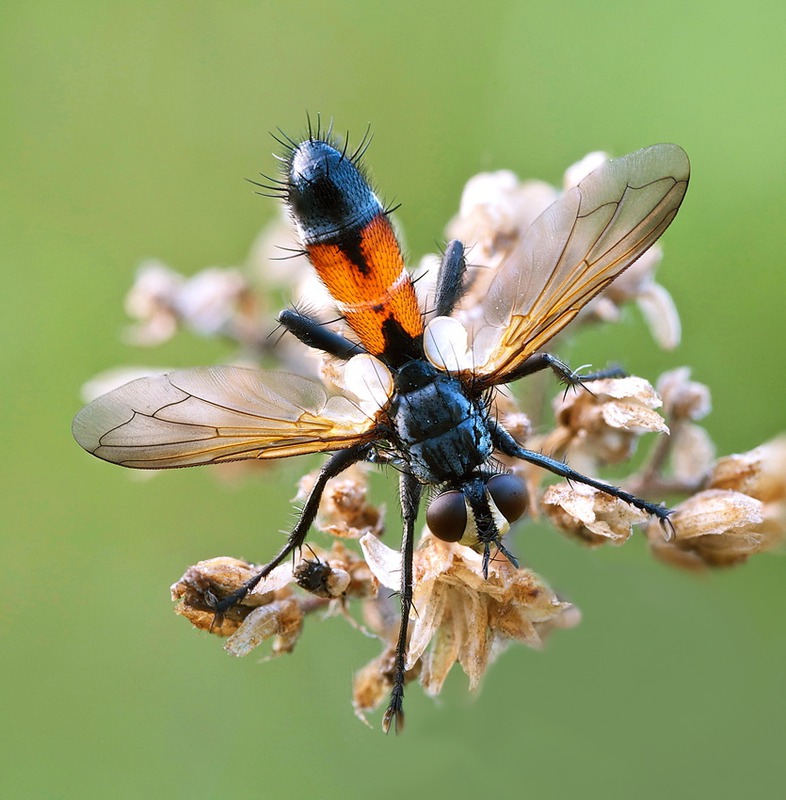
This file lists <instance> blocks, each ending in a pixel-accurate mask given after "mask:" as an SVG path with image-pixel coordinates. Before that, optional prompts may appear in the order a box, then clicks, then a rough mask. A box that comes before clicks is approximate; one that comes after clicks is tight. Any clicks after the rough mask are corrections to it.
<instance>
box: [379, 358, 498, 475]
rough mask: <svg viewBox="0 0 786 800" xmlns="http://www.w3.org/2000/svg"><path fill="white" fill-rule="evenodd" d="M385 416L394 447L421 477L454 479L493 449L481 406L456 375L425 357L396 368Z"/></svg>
mask: <svg viewBox="0 0 786 800" xmlns="http://www.w3.org/2000/svg"><path fill="white" fill-rule="evenodd" d="M395 387H396V392H395V394H394V395H393V398H392V400H391V404H390V419H391V422H392V423H393V427H394V429H395V432H396V435H397V437H398V442H397V445H398V450H399V452H400V453H401V454H402V456H403V459H404V461H405V464H406V466H407V468H408V469H409V471H410V472H411V473H412V474H413V475H414V476H415V477H416V478H417V479H418V480H419V481H421V482H422V483H429V484H439V483H446V482H447V483H453V482H457V481H460V480H462V479H465V478H467V477H468V476H469V475H470V474H471V473H472V472H473V471H474V470H475V469H477V468H478V467H479V466H481V465H482V464H484V463H485V462H486V461H487V460H488V458H489V456H490V455H491V452H492V450H493V445H492V442H491V434H490V433H489V429H488V425H487V422H486V413H485V409H484V407H483V406H482V404H481V403H480V402H478V401H477V400H475V399H473V398H471V397H469V396H468V395H467V393H466V391H465V389H464V386H463V384H462V383H461V381H459V380H458V378H455V377H453V376H452V375H449V374H448V373H446V372H441V371H439V370H437V369H436V368H435V367H433V366H432V365H431V364H429V363H428V362H427V361H423V360H416V361H410V362H408V363H407V364H405V365H404V366H403V367H402V368H401V369H400V370H399V371H398V373H397V374H396V378H395Z"/></svg>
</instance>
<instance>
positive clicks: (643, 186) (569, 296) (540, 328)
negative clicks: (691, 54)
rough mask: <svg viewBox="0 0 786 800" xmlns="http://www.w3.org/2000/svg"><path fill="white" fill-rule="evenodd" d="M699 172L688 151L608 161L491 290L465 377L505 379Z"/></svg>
mask: <svg viewBox="0 0 786 800" xmlns="http://www.w3.org/2000/svg"><path fill="white" fill-rule="evenodd" d="M689 174H690V165H689V163H688V157H687V155H686V154H685V152H684V151H683V150H682V148H680V147H678V146H677V145H674V144H659V145H653V146H652V147H647V148H645V149H643V150H638V151H637V152H635V153H631V154H630V155H627V156H624V157H623V158H617V159H614V160H611V161H607V162H606V163H605V164H603V165H601V166H600V167H598V169H596V170H595V171H594V172H592V173H590V174H589V175H588V176H587V177H586V178H584V180H582V181H581V182H580V183H579V184H578V186H576V187H574V188H573V189H571V190H570V191H568V192H566V193H565V194H564V195H562V196H561V197H560V198H559V199H558V200H557V201H556V202H555V203H554V204H553V205H552V206H550V207H549V208H548V209H546V211H544V212H543V214H541V216H540V217H538V219H536V220H535V222H534V223H533V224H532V226H531V227H530V228H529V229H528V230H527V232H526V233H525V234H524V236H523V237H522V239H521V241H520V242H519V244H518V246H517V247H516V248H515V249H514V250H513V251H512V252H511V253H510V255H509V256H508V257H507V258H506V260H505V263H504V264H503V265H502V266H501V267H500V269H499V272H498V274H497V275H496V277H495V278H494V280H493V281H492V283H491V285H490V287H489V291H488V293H487V295H486V298H485V300H484V302H483V321H482V322H481V323H480V325H479V326H478V327H477V328H476V330H475V331H474V338H473V361H474V364H475V366H474V368H473V369H472V370H471V373H472V374H471V375H470V374H469V372H468V374H467V375H466V376H465V377H466V378H467V379H469V380H473V381H474V382H475V383H476V384H478V383H479V384H480V385H481V386H483V385H484V384H485V385H493V384H496V383H503V382H505V380H506V376H508V375H509V374H510V373H511V372H513V371H514V370H515V369H516V367H518V366H519V365H520V364H521V363H522V362H523V361H524V360H525V359H527V358H528V357H529V356H531V355H532V354H533V353H534V352H536V351H537V350H538V349H540V348H541V347H542V346H543V345H544V344H546V342H548V341H549V339H551V338H552V337H553V336H554V335H555V334H557V333H558V332H559V331H560V330H562V328H564V327H565V326H566V325H567V324H568V323H569V322H570V321H571V320H572V319H573V318H574V317H575V316H576V314H578V312H579V311H580V310H581V308H582V307H583V306H585V305H586V304H587V303H588V302H589V301H590V300H591V299H592V298H593V297H594V296H595V295H596V294H598V292H600V291H602V290H603V289H605V288H606V286H608V285H609V283H611V282H612V281H613V280H614V279H615V278H616V277H617V276H618V275H619V274H620V273H622V272H623V271H624V270H625V269H626V268H627V267H629V266H630V265H631V264H632V263H633V262H634V261H635V260H636V259H637V258H638V257H639V256H640V255H641V254H642V253H644V252H645V251H646V250H647V249H648V248H649V247H650V246H651V245H652V244H653V243H654V242H655V241H656V240H657V239H658V237H659V236H660V235H661V234H662V233H663V231H665V230H666V228H667V227H668V226H669V224H670V223H671V221H672V220H673V219H674V216H675V215H676V213H677V210H678V209H679V207H680V203H681V202H682V198H683V197H684V195H685V192H686V190H687V188H688V177H689Z"/></svg>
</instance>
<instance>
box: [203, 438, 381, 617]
mask: <svg viewBox="0 0 786 800" xmlns="http://www.w3.org/2000/svg"><path fill="white" fill-rule="evenodd" d="M369 448H370V446H369V445H367V444H358V445H354V446H353V447H348V448H346V449H345V450H339V451H338V452H336V453H334V454H333V455H332V456H331V457H330V459H329V460H328V461H327V462H326V463H325V465H324V466H323V467H322V469H321V470H320V472H319V476H318V477H317V479H316V481H315V482H314V486H313V487H312V489H311V491H310V492H309V494H308V497H307V498H306V502H305V503H304V504H303V508H302V509H301V510H300V516H299V517H298V521H297V523H296V524H295V527H294V528H293V529H292V532H291V533H290V534H289V537H288V538H287V541H286V544H284V546H283V547H282V548H281V550H279V552H278V554H277V555H276V556H275V558H274V559H273V560H272V561H270V562H269V563H268V564H265V566H264V567H262V569H260V570H259V572H257V573H255V574H254V575H253V576H252V577H251V578H250V579H249V580H247V581H246V582H245V583H244V584H243V585H242V586H241V587H240V588H239V589H237V590H236V591H234V592H232V594H229V595H227V596H226V597H224V598H222V599H221V600H218V599H216V600H215V601H214V602H213V603H212V606H213V609H214V611H215V613H216V617H217V618H220V617H221V615H222V614H224V613H225V612H226V611H228V610H229V609H230V608H232V606H234V605H236V604H237V603H239V602H241V600H243V598H244V597H245V596H246V595H247V594H248V593H249V592H250V591H252V589H254V587H256V585H257V584H258V583H259V582H260V581H261V580H262V579H263V578H266V577H267V576H268V575H269V574H270V573H271V572H272V571H273V570H274V569H275V568H276V567H277V566H278V565H279V564H281V562H282V561H284V560H285V559H286V558H287V556H289V555H290V554H291V553H292V552H293V551H294V550H297V549H299V548H300V547H302V546H303V542H305V540H306V536H307V535H308V531H309V528H310V527H311V523H312V522H313V521H314V517H316V515H317V511H318V510H319V502H320V500H321V499H322V493H323V492H324V491H325V486H326V485H327V482H328V481H329V480H330V479H331V478H335V477H336V475H340V474H341V473H342V472H343V471H344V470H345V469H347V467H349V466H351V465H352V464H355V463H356V462H358V461H363V460H364V459H365V458H366V456H367V455H368V453H369Z"/></svg>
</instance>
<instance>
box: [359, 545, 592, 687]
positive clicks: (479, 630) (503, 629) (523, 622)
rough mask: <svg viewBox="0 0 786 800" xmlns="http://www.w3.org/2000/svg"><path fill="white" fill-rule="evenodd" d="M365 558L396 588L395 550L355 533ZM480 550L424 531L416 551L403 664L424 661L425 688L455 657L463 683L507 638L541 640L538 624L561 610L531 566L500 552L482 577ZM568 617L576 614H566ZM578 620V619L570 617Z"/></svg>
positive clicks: (438, 683)
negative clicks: (523, 566) (516, 562)
mask: <svg viewBox="0 0 786 800" xmlns="http://www.w3.org/2000/svg"><path fill="white" fill-rule="evenodd" d="M360 544H361V547H362V548H363V552H364V555H365V557H366V561H367V562H368V564H369V566H370V567H371V569H372V571H373V572H374V574H375V575H376V576H377V578H378V579H379V581H380V583H382V584H383V585H385V586H388V587H390V588H395V587H396V586H397V585H398V581H399V580H400V570H401V560H400V554H399V553H397V552H395V551H393V550H391V549H390V548H388V547H387V546H386V545H384V544H382V542H380V541H379V540H378V539H376V538H375V537H373V536H365V537H363V539H361V542H360ZM482 564H483V558H482V556H481V555H478V554H477V553H475V552H474V551H472V550H470V549H469V548H466V547H462V546H461V545H457V544H452V543H445V542H441V541H439V540H437V539H434V538H433V537H432V536H429V535H426V536H424V537H423V539H422V541H421V543H420V545H419V546H418V548H417V550H416V551H415V557H414V561H413V569H414V575H415V588H414V596H413V607H414V608H415V609H417V615H416V616H414V618H413V620H412V634H411V637H410V642H409V650H408V653H407V665H408V666H409V667H412V666H414V665H415V664H416V663H417V661H418V659H422V661H423V674H422V676H421V683H422V684H423V687H424V690H425V691H426V692H427V693H429V694H437V693H439V691H440V689H441V687H442V684H443V682H444V680H445V678H446V677H447V674H448V672H449V670H450V668H451V667H452V666H453V664H454V663H455V662H458V663H459V664H460V665H461V668H462V669H463V670H464V672H465V673H466V675H467V677H468V678H469V685H470V689H471V690H474V689H476V688H477V687H478V685H479V684H480V679H481V677H482V676H483V674H484V673H485V671H486V669H487V668H488V666H489V664H490V663H491V661H492V660H493V658H494V657H495V656H496V655H497V654H498V653H499V651H500V650H501V649H503V648H504V647H505V646H506V645H507V644H508V643H509V642H511V641H514V640H515V641H520V642H523V643H525V644H528V645H530V646H531V647H540V646H541V643H542V642H541V638H540V633H539V630H546V629H548V627H550V626H548V625H547V626H545V627H544V623H550V622H552V621H553V620H555V619H556V618H558V617H560V616H562V615H563V614H564V615H566V618H565V620H563V622H564V623H565V624H570V622H569V620H568V614H567V612H568V611H569V610H570V609H572V606H571V605H570V604H569V603H565V602H563V601H561V600H560V599H559V598H558V597H557V596H556V595H555V594H554V593H553V592H552V591H551V590H550V589H549V588H548V586H546V584H545V583H543V582H542V580H541V579H540V578H539V577H538V576H537V575H535V573H533V572H531V571H529V570H527V569H518V568H516V567H514V566H513V565H512V564H510V562H509V561H507V560H506V559H502V558H499V559H495V560H493V561H492V562H491V564H490V565H489V574H488V579H484V577H483V566H482ZM573 619H574V620H575V617H574V618H573ZM575 621H577V620H575Z"/></svg>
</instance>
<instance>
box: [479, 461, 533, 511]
mask: <svg viewBox="0 0 786 800" xmlns="http://www.w3.org/2000/svg"><path fill="white" fill-rule="evenodd" d="M486 488H487V489H488V491H489V494H490V495H491V499H492V500H493V501H494V505H495V506H496V507H497V508H498V509H499V510H500V512H501V513H502V516H503V517H505V519H506V520H507V521H508V522H515V521H516V520H517V519H518V518H519V517H521V516H522V515H523V514H524V512H525V511H526V510H527V505H528V497H527V487H526V485H525V483H524V481H523V480H522V479H521V478H519V477H518V475H512V474H510V473H505V474H504V475H494V477H493V478H491V479H490V480H489V482H488V484H486Z"/></svg>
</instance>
